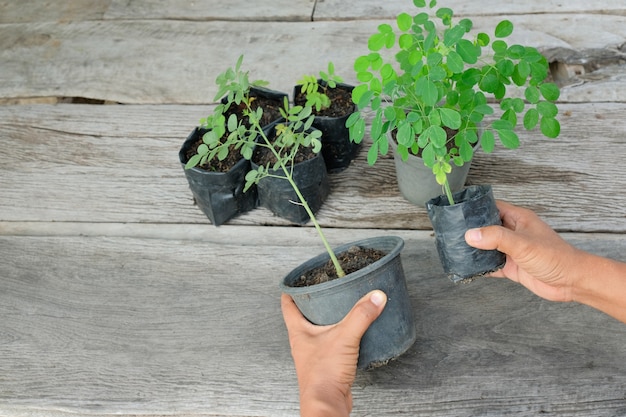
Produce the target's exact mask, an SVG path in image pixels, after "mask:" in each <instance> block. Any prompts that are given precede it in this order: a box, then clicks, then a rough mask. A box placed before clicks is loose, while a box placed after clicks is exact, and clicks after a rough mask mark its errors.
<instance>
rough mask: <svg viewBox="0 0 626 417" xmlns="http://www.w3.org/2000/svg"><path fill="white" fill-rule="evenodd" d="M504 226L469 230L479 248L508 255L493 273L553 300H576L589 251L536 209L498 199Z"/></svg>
mask: <svg viewBox="0 0 626 417" xmlns="http://www.w3.org/2000/svg"><path fill="white" fill-rule="evenodd" d="M497 206H498V210H499V211H500V217H501V218H502V226H487V227H483V228H479V229H471V230H468V231H467V232H466V234H465V240H466V241H467V244H468V245H470V246H474V247H476V248H479V249H497V250H499V251H501V252H504V253H505V254H506V265H505V266H504V268H503V269H501V270H500V271H497V272H495V273H493V274H491V276H496V277H506V278H509V279H511V280H512V281H515V282H518V283H520V284H522V285H523V286H525V287H526V288H528V289H529V290H530V291H532V292H533V293H535V294H536V295H538V296H540V297H542V298H545V299H547V300H551V301H572V300H573V287H574V285H575V284H576V283H575V280H576V279H577V274H575V273H574V272H576V271H574V270H573V269H575V268H576V265H577V263H578V264H580V262H581V260H582V259H584V257H585V253H584V252H582V251H580V250H578V249H576V248H574V247H573V246H571V245H570V244H569V243H567V242H565V241H564V240H563V239H562V238H561V237H560V236H559V235H558V234H557V233H556V232H555V231H554V230H552V229H551V228H550V226H548V225H547V224H546V223H544V222H543V221H542V220H541V219H540V218H539V217H538V216H537V215H536V214H535V213H534V212H532V211H530V210H527V209H523V208H520V207H516V206H514V205H512V204H508V203H504V202H501V201H498V202H497Z"/></svg>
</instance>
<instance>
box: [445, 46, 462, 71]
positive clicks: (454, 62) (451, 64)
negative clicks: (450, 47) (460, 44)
mask: <svg viewBox="0 0 626 417" xmlns="http://www.w3.org/2000/svg"><path fill="white" fill-rule="evenodd" d="M446 64H447V65H448V69H449V70H450V71H452V72H453V73H455V74H460V73H462V72H463V69H464V68H465V65H464V63H463V58H461V55H459V54H458V53H456V52H455V51H450V52H449V53H448V56H447V58H446Z"/></svg>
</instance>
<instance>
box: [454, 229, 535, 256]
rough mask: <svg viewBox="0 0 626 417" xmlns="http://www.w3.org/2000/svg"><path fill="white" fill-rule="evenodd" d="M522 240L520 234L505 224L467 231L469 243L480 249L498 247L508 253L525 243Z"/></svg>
mask: <svg viewBox="0 0 626 417" xmlns="http://www.w3.org/2000/svg"><path fill="white" fill-rule="evenodd" d="M522 240H523V238H522V237H520V236H519V235H518V234H516V233H514V232H513V231H512V230H509V229H507V228H506V227H503V226H486V227H481V228H477V229H470V230H468V231H466V232H465V241H466V242H467V244H468V245H470V246H473V247H475V248H478V249H486V250H491V249H497V250H499V251H500V252H504V253H508V254H511V253H512V252H514V251H515V249H516V248H518V247H519V246H520V245H521V243H523V242H522Z"/></svg>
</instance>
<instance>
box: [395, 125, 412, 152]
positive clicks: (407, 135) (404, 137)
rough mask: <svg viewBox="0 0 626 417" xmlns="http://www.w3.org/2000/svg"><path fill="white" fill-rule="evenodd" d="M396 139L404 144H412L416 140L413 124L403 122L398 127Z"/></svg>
mask: <svg viewBox="0 0 626 417" xmlns="http://www.w3.org/2000/svg"><path fill="white" fill-rule="evenodd" d="M396 139H397V141H398V143H399V144H401V145H404V146H407V147H409V146H411V145H412V143H413V140H414V137H413V130H412V129H411V125H410V124H408V123H405V124H403V125H402V126H401V127H399V128H398V132H397V134H396Z"/></svg>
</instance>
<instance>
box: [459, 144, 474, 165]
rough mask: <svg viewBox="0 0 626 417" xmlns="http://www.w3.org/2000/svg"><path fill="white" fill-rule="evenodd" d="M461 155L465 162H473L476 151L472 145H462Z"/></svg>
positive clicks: (460, 148)
mask: <svg viewBox="0 0 626 417" xmlns="http://www.w3.org/2000/svg"><path fill="white" fill-rule="evenodd" d="M459 155H460V156H461V158H463V161H465V162H469V161H471V160H472V157H473V156H474V149H473V147H472V145H471V144H469V143H468V142H463V143H461V146H460V147H459Z"/></svg>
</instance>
